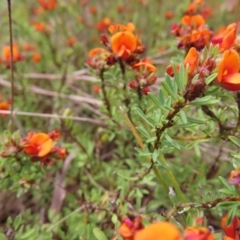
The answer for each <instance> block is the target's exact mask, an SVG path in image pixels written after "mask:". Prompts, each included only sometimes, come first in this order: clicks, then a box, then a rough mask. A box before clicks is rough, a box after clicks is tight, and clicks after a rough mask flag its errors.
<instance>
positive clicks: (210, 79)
mask: <svg viewBox="0 0 240 240" xmlns="http://www.w3.org/2000/svg"><path fill="white" fill-rule="evenodd" d="M216 77H217V73H213V74H211V75H210V76H208V77H207V78H206V80H205V82H206V84H207V85H209V84H210V83H211V82H212V81H213V80H214V79H215V78H216Z"/></svg>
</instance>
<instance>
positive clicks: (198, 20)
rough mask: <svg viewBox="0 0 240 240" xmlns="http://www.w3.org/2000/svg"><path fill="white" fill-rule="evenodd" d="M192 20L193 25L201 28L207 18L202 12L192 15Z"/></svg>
mask: <svg viewBox="0 0 240 240" xmlns="http://www.w3.org/2000/svg"><path fill="white" fill-rule="evenodd" d="M191 21H192V25H193V26H196V27H197V28H199V27H201V26H203V25H204V24H205V19H204V18H203V16H202V15H200V14H197V15H194V16H192V19H191Z"/></svg>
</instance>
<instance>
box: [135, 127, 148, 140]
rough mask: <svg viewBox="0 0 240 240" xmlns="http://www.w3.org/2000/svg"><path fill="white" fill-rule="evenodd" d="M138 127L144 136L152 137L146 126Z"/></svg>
mask: <svg viewBox="0 0 240 240" xmlns="http://www.w3.org/2000/svg"><path fill="white" fill-rule="evenodd" d="M136 129H137V130H138V131H139V132H140V133H141V134H142V135H143V136H144V137H146V138H150V137H151V136H150V135H149V133H148V131H147V130H146V129H145V128H144V127H142V126H140V127H136Z"/></svg>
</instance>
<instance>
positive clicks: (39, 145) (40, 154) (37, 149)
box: [1, 130, 67, 166]
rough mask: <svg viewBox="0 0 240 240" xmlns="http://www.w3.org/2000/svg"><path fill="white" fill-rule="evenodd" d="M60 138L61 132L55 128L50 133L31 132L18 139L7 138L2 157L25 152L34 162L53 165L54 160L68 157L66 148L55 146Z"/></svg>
mask: <svg viewBox="0 0 240 240" xmlns="http://www.w3.org/2000/svg"><path fill="white" fill-rule="evenodd" d="M59 138H60V132H59V131H58V130H54V131H52V132H50V133H48V134H46V133H35V132H29V133H28V134H27V136H26V137H25V138H23V139H20V140H18V141H16V140H12V139H11V140H7V141H6V143H5V147H6V149H5V150H4V151H3V152H2V153H1V156H2V157H8V156H12V155H14V154H17V155H18V156H19V154H25V155H27V156H29V157H30V160H31V161H32V162H40V163H41V165H43V166H46V165H51V164H53V160H62V159H64V158H65V157H66V154H67V152H66V149H65V148H61V147H58V146H55V144H54V143H55V142H57V141H58V139H59Z"/></svg>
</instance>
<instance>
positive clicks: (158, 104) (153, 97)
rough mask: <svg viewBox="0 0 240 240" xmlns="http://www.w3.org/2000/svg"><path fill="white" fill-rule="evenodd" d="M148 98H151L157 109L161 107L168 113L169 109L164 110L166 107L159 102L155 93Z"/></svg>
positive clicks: (149, 94)
mask: <svg viewBox="0 0 240 240" xmlns="http://www.w3.org/2000/svg"><path fill="white" fill-rule="evenodd" d="M148 96H149V97H150V99H151V100H152V101H153V102H154V103H155V105H156V106H157V107H159V108H160V109H161V110H163V111H164V112H167V109H165V108H164V105H163V104H162V103H161V101H159V100H158V99H157V98H156V96H155V95H154V94H153V93H148Z"/></svg>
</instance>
